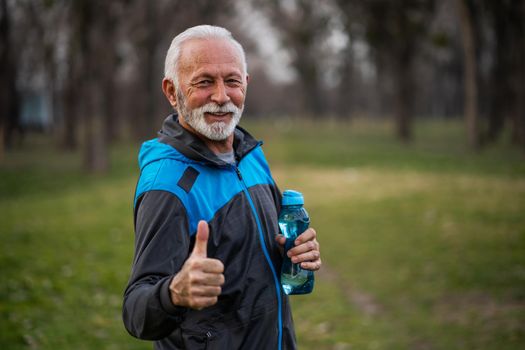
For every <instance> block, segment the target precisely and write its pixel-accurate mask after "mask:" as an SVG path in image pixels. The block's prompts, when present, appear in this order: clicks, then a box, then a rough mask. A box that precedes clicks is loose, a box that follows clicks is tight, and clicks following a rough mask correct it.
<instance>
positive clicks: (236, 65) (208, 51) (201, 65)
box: [179, 39, 243, 76]
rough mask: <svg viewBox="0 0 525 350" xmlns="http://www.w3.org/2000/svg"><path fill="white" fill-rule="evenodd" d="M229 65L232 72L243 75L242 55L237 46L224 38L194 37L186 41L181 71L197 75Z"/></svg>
mask: <svg viewBox="0 0 525 350" xmlns="http://www.w3.org/2000/svg"><path fill="white" fill-rule="evenodd" d="M223 66H226V67H229V69H228V70H229V71H231V73H228V74H239V75H240V76H242V75H243V73H242V72H243V69H242V66H243V65H242V62H241V57H240V55H239V53H238V50H237V49H236V47H235V46H234V45H233V44H232V43H230V42H229V41H227V40H224V39H220V40H217V39H192V40H189V41H187V42H185V43H184V44H183V45H182V48H181V55H180V57H179V71H180V72H181V73H190V75H192V76H195V75H197V74H199V73H200V71H220V70H221V68H222V67H223Z"/></svg>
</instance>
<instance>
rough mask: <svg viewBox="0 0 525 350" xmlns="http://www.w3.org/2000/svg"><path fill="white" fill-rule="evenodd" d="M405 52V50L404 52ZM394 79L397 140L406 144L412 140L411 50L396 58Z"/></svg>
mask: <svg viewBox="0 0 525 350" xmlns="http://www.w3.org/2000/svg"><path fill="white" fill-rule="evenodd" d="M404 51H405V50H404ZM397 60H398V62H397V65H396V70H395V72H394V77H395V86H396V91H395V100H394V104H395V111H394V113H395V120H396V134H397V136H398V138H399V139H400V140H401V141H403V142H405V143H408V142H410V141H411V140H412V136H413V135H412V94H413V91H412V64H411V61H412V53H411V50H410V49H409V50H406V52H404V53H401V54H399V57H397Z"/></svg>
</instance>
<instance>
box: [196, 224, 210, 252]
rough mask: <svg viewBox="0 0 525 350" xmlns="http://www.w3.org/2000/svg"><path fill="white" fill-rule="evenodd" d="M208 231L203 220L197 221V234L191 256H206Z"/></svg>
mask: <svg viewBox="0 0 525 350" xmlns="http://www.w3.org/2000/svg"><path fill="white" fill-rule="evenodd" d="M209 232H210V229H209V228H208V223H207V222H206V221H204V220H201V221H199V225H198V226H197V234H196V235H195V246H194V247H193V252H192V253H191V254H192V255H197V256H200V257H202V258H206V257H207V256H208V253H207V251H208V235H209Z"/></svg>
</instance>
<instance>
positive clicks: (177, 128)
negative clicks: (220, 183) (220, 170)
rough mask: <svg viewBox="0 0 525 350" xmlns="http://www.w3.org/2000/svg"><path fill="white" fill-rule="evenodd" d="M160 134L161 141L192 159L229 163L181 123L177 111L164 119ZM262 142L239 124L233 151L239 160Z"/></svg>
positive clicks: (219, 163) (211, 162)
mask: <svg viewBox="0 0 525 350" xmlns="http://www.w3.org/2000/svg"><path fill="white" fill-rule="evenodd" d="M158 135H159V136H158V138H159V141H160V142H162V143H166V144H168V145H170V146H172V147H174V148H175V149H176V150H177V151H179V152H180V153H182V154H183V155H184V156H186V157H188V158H190V159H192V160H195V161H198V162H204V163H209V164H213V165H217V166H224V165H227V163H225V162H224V161H222V160H220V159H219V158H218V157H217V156H216V155H215V153H213V152H212V151H211V150H210V149H209V148H208V147H207V146H206V144H205V143H204V142H203V141H202V140H201V139H200V138H198V137H197V136H196V135H194V134H193V133H191V132H189V131H188V130H186V129H185V128H183V127H182V126H181V125H180V123H179V120H178V115H177V113H173V114H170V115H169V116H168V117H167V118H166V119H165V120H164V123H163V124H162V129H161V130H160V131H159V133H158ZM261 144H262V142H261V141H257V140H256V139H254V138H253V136H252V135H250V134H249V133H248V132H247V131H246V130H244V129H243V128H241V127H239V126H237V127H236V128H235V131H234V139H233V151H234V153H235V160H236V161H237V162H239V161H240V160H241V159H242V158H243V157H244V156H246V155H247V154H248V153H249V152H250V151H252V150H253V149H254V148H255V147H257V146H259V145H261Z"/></svg>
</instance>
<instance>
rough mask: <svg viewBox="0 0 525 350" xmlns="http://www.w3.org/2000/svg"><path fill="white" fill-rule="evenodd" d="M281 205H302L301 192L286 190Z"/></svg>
mask: <svg viewBox="0 0 525 350" xmlns="http://www.w3.org/2000/svg"><path fill="white" fill-rule="evenodd" d="M282 204H283V205H303V204H304V198H303V194H302V193H301V192H297V191H294V190H286V191H284V192H283V201H282Z"/></svg>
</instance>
